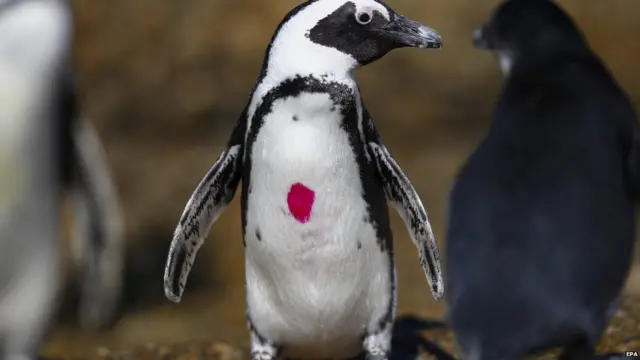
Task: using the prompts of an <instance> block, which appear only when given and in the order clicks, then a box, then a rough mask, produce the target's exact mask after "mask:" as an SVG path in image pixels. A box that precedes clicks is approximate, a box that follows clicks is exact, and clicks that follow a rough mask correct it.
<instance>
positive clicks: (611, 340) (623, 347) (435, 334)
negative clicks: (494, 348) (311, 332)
mask: <svg viewBox="0 0 640 360" xmlns="http://www.w3.org/2000/svg"><path fill="white" fill-rule="evenodd" d="M422 336H423V337H424V338H425V339H428V340H430V341H432V342H434V343H436V344H437V345H439V346H440V347H441V348H443V349H445V351H447V352H449V353H452V354H455V348H454V344H453V336H452V334H451V333H450V332H449V331H446V330H434V331H426V332H424V333H423V334H422ZM598 351H599V352H600V353H624V352H627V351H640V298H637V297H635V298H631V297H629V298H627V299H626V301H625V302H624V303H623V306H622V309H621V310H620V311H618V313H617V314H616V315H615V317H614V318H613V320H612V323H611V326H610V327H609V329H608V330H607V331H606V333H605V334H604V336H603V338H602V341H601V343H600V346H599V348H598ZM557 353H558V352H557V351H551V352H548V353H545V354H541V355H540V356H537V357H533V358H534V359H539V360H547V359H548V360H551V359H555V358H556V357H557ZM248 358H249V357H248V348H247V346H246V345H245V346H240V347H233V346H230V345H228V344H226V343H218V342H213V341H187V342H181V343H177V344H173V345H157V344H147V345H145V346H142V347H138V348H136V349H133V350H127V351H118V352H111V351H109V350H107V349H100V350H98V351H97V353H96V354H95V355H94V356H91V357H90V358H89V359H90V360H134V359H135V360H160V359H162V360H196V359H201V360H204V359H211V360H236V359H238V360H239V359H248ZM61 359H62V358H61ZM420 359H422V360H428V359H435V357H433V356H431V355H430V354H428V353H425V352H422V356H421V357H420ZM407 360H409V359H407Z"/></svg>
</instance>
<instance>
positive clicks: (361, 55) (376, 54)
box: [265, 0, 442, 73]
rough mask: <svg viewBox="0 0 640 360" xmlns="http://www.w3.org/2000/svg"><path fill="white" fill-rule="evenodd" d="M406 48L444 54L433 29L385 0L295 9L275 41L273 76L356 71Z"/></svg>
mask: <svg viewBox="0 0 640 360" xmlns="http://www.w3.org/2000/svg"><path fill="white" fill-rule="evenodd" d="M401 47H417V48H440V47H442V38H441V36H440V35H439V34H438V33H437V32H436V31H435V30H433V29H431V28H428V27H426V26H424V25H422V24H420V23H418V22H416V21H413V20H410V19H408V18H407V17H405V16H402V15H400V14H398V13H396V12H395V11H394V10H393V9H391V8H390V7H389V6H387V5H386V4H384V3H383V2H382V1H380V0H310V1H306V2H304V3H303V4H300V5H299V6H298V7H296V8H295V9H293V10H292V11H291V12H290V13H289V14H287V16H286V17H285V18H284V20H283V21H282V22H281V23H280V25H279V26H278V29H277V30H276V32H275V34H274V35H273V38H272V41H271V44H270V45H269V49H268V50H267V57H266V59H265V67H266V68H267V72H269V71H278V70H281V71H284V69H285V68H287V69H289V70H288V71H289V72H298V73H327V72H339V71H350V70H352V69H354V68H357V67H359V66H362V65H365V64H368V63H371V62H373V61H375V60H377V59H379V58H381V57H383V56H384V55H385V54H387V53H388V52H389V51H391V50H393V49H396V48H401Z"/></svg>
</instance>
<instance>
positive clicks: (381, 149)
mask: <svg viewBox="0 0 640 360" xmlns="http://www.w3.org/2000/svg"><path fill="white" fill-rule="evenodd" d="M363 116H364V118H365V119H364V121H366V122H365V125H366V126H367V136H366V140H367V147H368V149H369V152H370V155H371V156H372V158H373V161H374V163H375V165H376V168H377V172H378V175H379V176H380V179H381V180H382V183H383V186H384V191H385V194H386V196H387V199H388V200H390V201H391V202H392V204H393V205H394V208H395V209H396V211H397V212H398V214H399V215H400V217H401V218H402V220H403V221H404V223H405V225H406V226H407V228H408V229H409V233H410V234H411V239H412V240H413V242H414V244H415V245H416V247H418V256H419V258H420V265H421V266H422V270H423V271H424V273H425V275H426V277H427V280H428V281H429V286H430V287H431V293H432V294H433V297H434V299H436V300H440V299H442V297H443V296H444V280H443V278H442V269H441V267H440V255H439V251H438V244H437V242H436V238H435V236H434V234H433V230H432V229H431V224H430V223H429V218H428V217H427V211H426V210H425V208H424V206H423V205H422V201H421V200H420V196H419V195H418V193H417V192H416V189H415V188H414V187H413V185H412V184H411V182H410V181H409V179H408V178H407V176H406V175H405V174H404V172H403V171H402V169H401V168H400V166H398V164H397V163H396V161H395V160H394V158H393V156H391V154H390V153H389V151H388V150H387V148H386V147H385V146H384V145H383V144H382V142H381V141H380V137H379V136H378V134H377V131H376V129H375V128H374V126H373V122H371V120H370V118H369V117H368V114H366V113H365V114H364V115H363Z"/></svg>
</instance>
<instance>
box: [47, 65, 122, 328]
mask: <svg viewBox="0 0 640 360" xmlns="http://www.w3.org/2000/svg"><path fill="white" fill-rule="evenodd" d="M66 70H67V72H65V73H64V75H63V78H62V81H61V86H62V89H61V91H60V92H59V96H61V98H60V102H59V104H60V107H59V113H58V114H59V121H60V126H59V129H60V136H61V137H60V139H59V140H60V145H61V146H60V151H61V157H60V158H61V161H62V163H61V168H62V169H61V171H62V178H63V182H64V183H65V184H66V185H67V186H68V187H69V188H70V190H71V191H72V194H73V199H74V204H75V236H74V237H73V242H72V244H73V248H74V250H75V251H74V253H75V258H76V261H77V262H78V263H79V265H80V268H81V274H82V277H83V279H82V284H81V299H80V302H81V303H80V314H79V315H80V322H81V323H82V325H83V326H85V327H87V328H94V329H95V328H100V327H104V326H108V324H109V322H110V321H111V320H113V315H114V313H115V311H116V308H117V303H118V301H119V299H120V292H121V283H122V265H123V260H124V259H123V256H124V254H123V251H124V244H123V232H124V226H123V220H122V215H121V210H120V203H119V201H118V195H117V191H116V188H115V185H114V184H113V182H112V181H111V176H110V171H109V166H108V164H107V158H106V154H105V152H104V149H103V147H102V144H101V141H100V139H99V136H98V134H97V131H96V129H95V128H94V127H93V125H92V124H91V123H90V122H89V121H86V120H85V119H80V116H79V113H80V112H79V109H78V107H77V102H76V100H77V99H76V93H75V87H74V83H73V76H72V74H71V69H70V67H69V68H67V69H66Z"/></svg>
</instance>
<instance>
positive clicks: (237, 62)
mask: <svg viewBox="0 0 640 360" xmlns="http://www.w3.org/2000/svg"><path fill="white" fill-rule="evenodd" d="M298 3H299V0H277V1H267V0H75V1H74V5H75V9H76V14H77V20H76V22H77V24H76V26H77V39H76V40H77V43H76V44H77V46H76V49H75V60H76V64H77V69H78V86H79V90H80V96H81V101H82V104H83V108H84V110H85V111H86V113H87V114H88V116H89V117H90V119H91V121H93V122H94V123H95V124H96V125H97V127H98V129H99V131H100V134H101V137H102V139H103V141H104V143H105V147H106V149H107V153H108V158H109V161H110V164H111V166H112V169H113V172H114V176H115V178H116V183H117V185H118V186H119V193H120V195H121V197H122V202H123V207H124V212H125V215H126V222H127V251H128V253H127V259H126V270H125V276H126V279H125V289H124V295H123V299H122V306H121V311H120V315H119V318H118V319H116V320H115V322H114V326H113V328H111V329H110V330H105V331H101V332H97V333H88V332H83V331H80V330H79V329H78V327H77V326H76V319H75V313H76V312H75V310H74V309H75V307H76V306H77V303H76V300H75V297H74V291H73V287H72V286H71V284H72V281H71V280H72V277H71V276H70V277H69V280H70V281H69V282H68V283H69V284H70V285H69V286H68V290H67V291H66V292H65V294H64V296H63V308H62V310H61V313H60V318H59V321H58V324H57V326H56V329H55V331H54V333H53V335H52V337H51V341H50V343H49V344H48V346H47V348H46V351H45V353H46V354H50V355H66V356H87V355H91V354H95V352H96V351H97V349H99V348H100V347H109V348H112V349H125V348H129V347H132V346H139V345H141V344H145V343H148V342H155V343H170V342H176V341H182V340H187V339H218V340H223V341H227V342H229V343H232V344H246V342H247V341H248V339H247V338H248V336H247V331H246V327H245V317H244V293H243V279H244V259H243V248H242V241H241V237H240V235H241V231H240V206H239V203H240V202H239V194H238V195H237V197H236V199H235V200H234V202H233V203H232V204H231V206H230V207H229V208H228V209H227V211H226V212H225V213H224V214H223V215H222V216H221V217H220V219H219V220H218V222H217V223H216V224H215V225H214V226H213V228H212V230H211V233H210V235H209V237H208V241H207V242H206V243H205V246H204V247H203V248H202V249H201V251H200V254H199V257H198V260H197V261H196V265H195V269H194V271H193V273H192V276H191V278H190V280H189V284H188V286H187V290H186V293H185V296H184V299H183V301H182V303H181V304H180V305H175V304H172V303H170V302H169V301H167V300H166V299H165V298H164V294H163V288H162V276H163V265H164V261H165V256H166V253H167V250H168V246H169V242H170V240H171V235H172V231H173V229H174V226H175V225H176V223H177V221H178V219H179V217H180V214H181V212H182V210H183V207H184V205H185V203H186V201H187V199H188V198H189V196H190V195H191V192H192V190H193V189H194V188H195V186H196V185H197V184H198V182H199V181H200V179H201V178H202V176H203V175H204V174H205V173H206V172H207V170H208V169H209V166H210V165H211V164H212V163H213V161H214V160H215V159H216V158H217V157H218V155H219V153H220V151H222V146H223V145H224V143H225V142H226V139H227V136H229V134H230V130H231V127H232V126H233V124H234V123H235V121H236V120H237V117H238V115H239V114H240V112H241V110H242V108H243V106H244V105H245V103H246V101H247V99H248V94H249V91H250V89H251V87H252V85H253V82H254V80H255V79H256V77H257V76H258V72H259V69H260V65H261V62H262V58H263V55H264V50H265V47H266V46H267V44H268V42H269V40H270V38H271V35H272V32H273V30H274V29H275V27H276V25H277V24H278V23H279V22H280V20H281V19H282V17H283V16H284V15H285V14H286V13H287V12H288V11H289V10H290V9H291V8H292V7H293V6H295V5H297V4H298ZM496 3H497V2H496V1H494V0H389V4H390V5H391V6H393V7H394V8H395V9H396V10H397V11H399V12H401V13H405V14H406V15H409V16H410V17H412V18H414V19H416V20H419V21H422V22H423V23H425V24H427V25H428V26H431V27H433V28H435V29H437V30H438V31H439V32H440V33H441V34H442V36H443V38H444V49H443V50H442V51H423V50H417V49H402V50H397V51H395V52H393V53H391V54H389V55H388V56H386V57H385V58H384V59H382V60H380V61H378V62H377V63H374V64H372V65H371V66H368V67H366V68H363V69H360V70H358V71H357V73H356V76H357V78H358V79H359V81H360V85H361V88H362V91H363V93H364V98H365V102H366V104H367V106H368V107H369V110H370V111H371V113H372V115H373V116H374V119H375V122H376V125H377V127H378V129H379V131H380V132H381V135H382V137H383V139H384V141H385V142H386V144H387V145H388V147H389V149H390V151H391V152H392V153H393V154H394V155H395V157H396V158H397V160H398V162H399V163H400V165H401V166H402V167H403V168H404V169H405V171H406V172H407V174H408V176H409V177H410V178H411V180H412V181H413V183H414V184H415V186H416V187H417V189H418V191H419V193H420V194H421V196H422V197H423V200H424V203H425V205H426V206H427V208H428V210H429V213H430V216H431V221H432V222H433V226H434V229H435V232H436V235H437V236H438V238H439V241H440V243H441V244H443V243H444V231H445V219H446V218H445V216H446V199H447V195H448V191H449V189H450V186H451V180H452V178H453V176H454V174H455V172H456V170H457V168H458V167H459V166H460V165H461V163H462V162H463V161H464V159H465V158H466V157H467V156H468V155H469V153H470V151H471V150H472V149H473V148H474V146H475V145H476V144H477V143H478V141H479V140H480V139H481V137H482V136H483V134H484V133H485V131H486V130H487V127H488V125H489V115H490V112H491V109H492V105H493V103H494V101H495V99H496V97H497V95H498V92H499V90H500V85H501V82H502V79H501V75H500V73H499V70H498V67H497V65H496V62H495V61H494V59H493V57H492V56H491V55H490V54H488V53H484V52H480V51H477V50H474V49H473V48H472V46H471V34H472V31H473V29H474V27H475V26H477V25H478V24H480V23H481V22H483V21H484V20H485V19H486V18H487V16H488V15H489V11H490V9H491V8H492V7H493V6H494V5H495V4H496ZM560 3H561V5H563V6H564V7H565V8H566V9H567V10H568V11H569V12H570V14H571V15H572V16H573V17H574V18H575V20H576V21H577V23H578V24H579V25H580V26H581V27H582V28H583V30H584V32H585V33H586V35H587V37H588V38H589V40H590V42H591V44H592V46H593V47H594V48H595V49H596V51H597V52H598V53H599V54H600V55H601V57H602V58H603V59H604V60H605V62H606V63H607V64H608V65H609V66H610V68H611V70H612V71H613V73H614V74H615V75H616V77H617V78H618V80H619V81H620V83H621V84H622V86H624V87H625V88H626V89H627V91H629V92H630V94H631V97H632V98H633V100H634V102H635V104H636V106H638V105H640V69H638V67H639V66H640V21H638V18H640V1H638V0H561V1H560ZM391 213H392V219H393V228H394V230H395V246H396V249H397V250H396V251H397V253H396V256H397V259H398V261H397V263H398V268H399V274H398V278H399V289H400V292H399V312H400V313H409V312H410V313H415V314H419V315H425V316H433V317H441V316H442V314H443V310H444V309H443V306H442V304H441V303H436V302H435V301H433V299H432V298H431V295H430V291H429V289H428V286H427V282H426V279H425V278H424V276H423V274H422V272H421V271H420V268H419V265H418V260H417V254H416V251H415V250H414V246H413V244H412V243H411V240H410V239H409V237H408V234H407V231H406V230H405V228H404V226H403V225H402V222H401V220H400V219H399V218H398V216H397V215H396V214H395V212H394V211H391ZM444 250H445V251H446V248H445V249H444ZM469 256H470V257H473V254H469ZM638 289H640V277H636V278H633V277H632V280H631V281H630V286H629V290H630V291H637V290H638Z"/></svg>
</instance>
